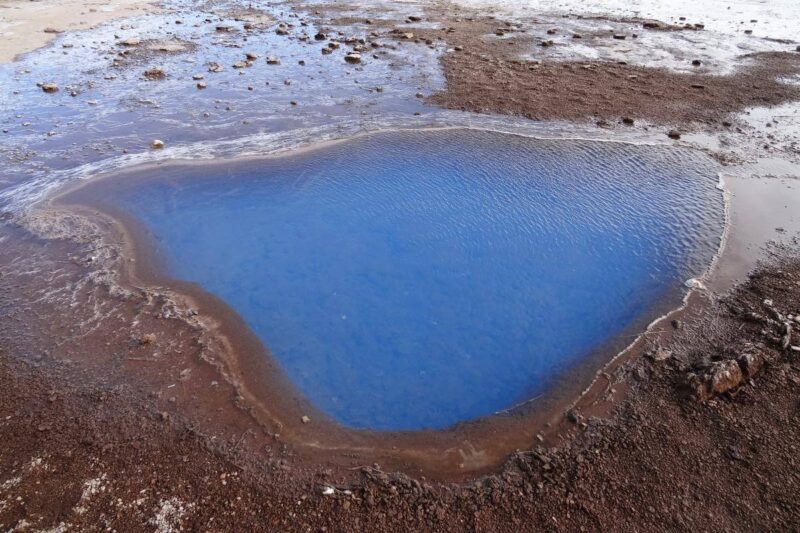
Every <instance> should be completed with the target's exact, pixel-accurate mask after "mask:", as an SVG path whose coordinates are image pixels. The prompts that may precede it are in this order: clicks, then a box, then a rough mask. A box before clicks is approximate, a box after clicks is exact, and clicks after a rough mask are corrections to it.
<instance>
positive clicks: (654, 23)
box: [642, 20, 666, 30]
mask: <svg viewBox="0 0 800 533" xmlns="http://www.w3.org/2000/svg"><path fill="white" fill-rule="evenodd" d="M642 27H643V28H646V29H648V30H661V29H664V28H665V27H666V26H665V25H664V23H663V22H660V21H658V20H645V21H644V22H642Z"/></svg>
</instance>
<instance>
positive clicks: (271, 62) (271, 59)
mask: <svg viewBox="0 0 800 533" xmlns="http://www.w3.org/2000/svg"><path fill="white" fill-rule="evenodd" d="M280 64H281V60H280V59H278V58H277V57H275V56H269V57H268V58H267V65H280Z"/></svg>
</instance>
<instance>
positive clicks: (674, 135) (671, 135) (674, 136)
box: [667, 130, 681, 140]
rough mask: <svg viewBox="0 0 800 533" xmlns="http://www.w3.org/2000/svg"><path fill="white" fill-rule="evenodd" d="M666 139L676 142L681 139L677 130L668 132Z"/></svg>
mask: <svg viewBox="0 0 800 533" xmlns="http://www.w3.org/2000/svg"><path fill="white" fill-rule="evenodd" d="M667 137H669V138H670V139H675V140H678V139H680V138H681V134H680V132H679V131H678V130H669V131H668V132H667Z"/></svg>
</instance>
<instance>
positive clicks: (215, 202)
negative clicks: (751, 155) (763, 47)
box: [106, 130, 722, 430]
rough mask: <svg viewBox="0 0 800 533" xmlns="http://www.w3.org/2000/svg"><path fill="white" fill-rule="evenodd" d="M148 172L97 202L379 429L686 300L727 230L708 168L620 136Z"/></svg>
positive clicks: (392, 145) (402, 139)
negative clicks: (686, 290)
mask: <svg viewBox="0 0 800 533" xmlns="http://www.w3.org/2000/svg"><path fill="white" fill-rule="evenodd" d="M149 176H150V177H151V178H155V179H149V180H148V179H144V180H142V181H139V182H137V181H135V180H131V178H130V177H128V178H126V179H125V181H126V184H125V186H123V187H121V188H120V187H118V188H114V187H113V186H112V187H111V188H110V189H108V190H111V191H114V192H113V194H110V195H109V198H107V199H106V201H113V202H114V203H115V205H116V206H118V207H121V208H123V209H124V210H127V211H128V212H129V213H130V214H132V215H133V216H135V217H136V218H138V219H139V220H141V221H142V222H143V223H144V226H145V227H146V228H147V230H148V231H149V232H151V233H152V237H153V239H154V241H155V242H156V243H157V247H158V249H159V251H160V253H161V254H163V257H164V260H165V262H166V268H167V270H168V273H169V274H170V275H171V276H174V277H176V278H179V279H182V280H187V281H191V282H196V283H198V284H199V285H200V286H202V287H203V288H204V289H206V290H208V291H210V292H211V293H213V294H215V295H217V296H219V297H220V298H222V299H223V300H224V301H225V302H226V303H227V304H229V305H230V306H231V307H232V308H233V309H234V310H235V311H236V312H237V313H239V314H240V315H241V316H242V317H243V318H244V320H245V321H246V323H247V324H248V325H249V326H250V327H251V328H252V329H253V330H254V332H255V333H256V334H257V335H258V336H259V337H260V338H261V339H262V341H263V342H264V344H265V345H266V346H267V347H268V349H269V350H270V351H271V352H272V354H273V355H274V357H275V358H276V359H277V361H279V363H280V365H281V366H282V368H283V369H284V370H285V372H286V373H287V374H288V377H289V378H290V380H291V381H292V382H293V383H294V384H295V385H296V386H297V387H298V388H299V389H300V391H302V392H303V393H304V394H305V395H306V396H307V397H308V399H309V400H310V401H311V402H313V403H314V404H315V405H316V406H317V407H318V408H319V409H320V410H322V411H323V412H325V413H326V414H328V415H330V416H331V417H333V418H334V419H336V420H337V421H339V422H341V423H343V424H345V425H348V426H353V427H359V428H372V429H379V430H404V429H420V428H443V427H447V426H450V425H452V424H454V423H457V422H459V421H463V420H469V419H473V418H476V417H480V416H484V415H489V414H492V413H494V412H496V411H497V410H501V409H505V408H508V407H510V406H512V405H514V404H515V403H517V402H520V401H524V400H526V399H529V398H532V397H534V396H536V395H538V394H540V393H542V392H543V391H544V390H545V388H546V387H547V385H548V383H549V382H550V381H551V380H552V378H554V377H556V376H558V375H560V374H561V373H562V372H563V371H564V370H566V369H568V368H570V367H571V366H573V365H575V364H576V363H578V362H579V361H581V360H582V359H583V358H585V357H586V356H587V355H588V354H590V353H591V352H592V351H593V350H595V349H597V348H598V347H600V345H602V344H603V343H605V342H608V341H609V340H611V339H613V338H614V337H615V335H617V334H619V333H620V332H622V331H623V330H625V329H626V328H628V327H630V326H631V325H635V324H638V323H640V322H642V321H645V323H646V321H649V320H651V319H653V318H654V313H656V310H657V309H662V308H663V305H665V304H667V305H675V303H676V301H677V298H679V297H680V295H681V287H682V283H683V282H684V280H685V279H686V278H687V277H690V276H693V275H696V274H698V273H701V272H702V271H703V270H704V269H705V267H706V266H707V265H708V263H709V261H710V260H711V258H712V257H713V254H714V252H715V250H716V249H717V246H718V242H719V241H718V238H719V235H720V232H721V228H722V200H721V195H720V193H719V191H718V190H717V189H716V187H715V185H716V180H715V177H714V175H713V167H712V166H711V165H710V163H709V162H708V161H707V160H705V159H703V158H701V157H699V156H695V155H692V153H691V152H687V151H680V150H673V149H666V148H655V147H636V146H632V145H621V144H612V143H591V142H577V141H541V140H538V141H537V140H533V139H528V138H523V137H517V136H511V135H503V134H497V133H489V132H477V131H467V130H453V131H429V132H395V133H382V134H374V135H371V136H366V137H361V138H357V139H355V140H350V141H345V142H342V143H338V144H333V145H328V146H324V147H321V148H317V149H313V150H311V151H307V152H304V153H301V154H296V155H291V156H286V157H282V158H275V159H270V160H261V161H257V162H253V161H250V162H247V163H238V164H236V165H233V166H229V167H227V168H220V167H219V166H215V167H210V169H204V168H203V167H199V166H193V167H183V168H181V169H179V170H178V171H177V172H176V171H171V172H167V173H165V175H163V176H154V175H152V171H150V173H149ZM165 176H169V178H168V179H165Z"/></svg>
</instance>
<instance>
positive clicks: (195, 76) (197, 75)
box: [192, 74, 205, 81]
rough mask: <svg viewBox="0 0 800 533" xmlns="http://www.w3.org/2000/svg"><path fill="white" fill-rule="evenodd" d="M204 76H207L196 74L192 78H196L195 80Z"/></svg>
mask: <svg viewBox="0 0 800 533" xmlns="http://www.w3.org/2000/svg"><path fill="white" fill-rule="evenodd" d="M203 78H205V76H203V75H202V74H194V75H193V76H192V79H193V80H195V81H197V80H202V79H203Z"/></svg>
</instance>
